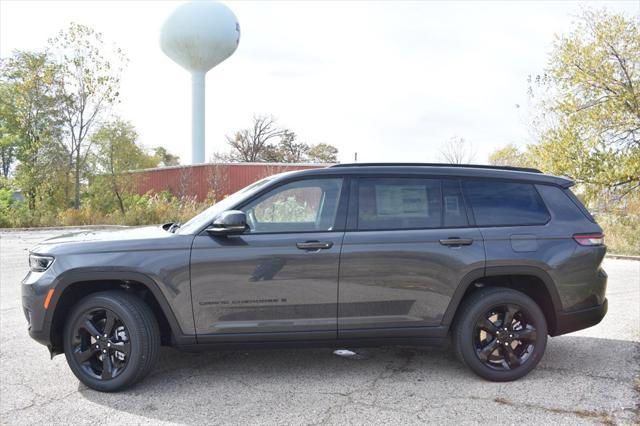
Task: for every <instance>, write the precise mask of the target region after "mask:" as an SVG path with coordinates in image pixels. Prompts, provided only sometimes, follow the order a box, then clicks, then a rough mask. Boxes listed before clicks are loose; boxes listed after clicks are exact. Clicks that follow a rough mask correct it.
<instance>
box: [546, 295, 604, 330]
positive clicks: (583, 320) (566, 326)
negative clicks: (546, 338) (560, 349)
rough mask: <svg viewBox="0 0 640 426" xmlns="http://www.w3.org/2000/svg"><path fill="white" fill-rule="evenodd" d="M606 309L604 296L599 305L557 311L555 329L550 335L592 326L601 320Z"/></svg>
mask: <svg viewBox="0 0 640 426" xmlns="http://www.w3.org/2000/svg"><path fill="white" fill-rule="evenodd" d="M608 309H609V303H608V301H607V299H606V298H605V299H604V302H603V303H602V304H601V305H597V306H593V307H591V308H586V309H580V310H578V311H573V312H559V313H558V314H557V322H556V329H555V332H554V333H553V334H552V336H559V335H561V334H567V333H571V332H573V331H578V330H582V329H584V328H588V327H592V326H594V325H596V324H598V323H599V322H600V321H602V318H604V316H605V315H606V314H607V310H608Z"/></svg>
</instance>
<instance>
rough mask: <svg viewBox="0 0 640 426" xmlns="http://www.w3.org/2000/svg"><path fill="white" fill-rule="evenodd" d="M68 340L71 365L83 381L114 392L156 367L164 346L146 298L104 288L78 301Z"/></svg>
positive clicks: (66, 346) (70, 318) (71, 316)
mask: <svg viewBox="0 0 640 426" xmlns="http://www.w3.org/2000/svg"><path fill="white" fill-rule="evenodd" d="M63 343H64V353H65V357H66V358H67V363H68V364H69V368H71V371H72V372H73V374H75V375H76V377H77V378H78V379H79V380H80V381H81V382H82V383H84V384H85V385H87V386H89V387H90V388H93V389H96V390H99V391H103V392H114V391H119V390H122V389H124V388H126V387H129V386H131V385H133V384H134V383H136V382H138V381H139V380H141V379H142V378H143V377H144V376H146V375H147V374H148V373H149V372H150V371H151V370H152V369H153V366H154V365H155V363H156V361H157V359H158V354H159V351H160V329H159V327H158V322H157V320H156V317H155V316H154V314H153V312H152V311H151V309H150V308H149V306H148V305H147V304H146V303H145V302H144V301H143V300H142V299H141V298H139V297H138V296H136V295H134V294H131V293H127V292H125V291H115V290H114V291H104V292H99V293H93V294H89V295H88V296H86V297H85V298H84V299H82V300H80V301H79V302H77V303H76V304H75V305H74V306H73V308H72V310H71V312H70V313H69V315H68V317H67V321H66V324H65V329H64V340H63Z"/></svg>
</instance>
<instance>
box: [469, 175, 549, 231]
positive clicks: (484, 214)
mask: <svg viewBox="0 0 640 426" xmlns="http://www.w3.org/2000/svg"><path fill="white" fill-rule="evenodd" d="M463 186H464V191H465V193H466V195H467V197H468V199H469V201H470V202H471V207H472V209H473V215H474V217H475V218H476V223H477V224H478V225H479V226H491V225H535V224H544V223H546V222H547V221H548V220H549V213H548V212H547V209H546V207H545V206H544V203H543V202H542V199H541V198H540V195H539V194H538V192H537V191H536V189H535V188H534V186H533V185H531V184H526V183H511V182H500V181H492V180H482V181H481V180H477V181H474V180H468V181H464V182H463Z"/></svg>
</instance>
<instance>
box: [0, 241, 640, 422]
mask: <svg viewBox="0 0 640 426" xmlns="http://www.w3.org/2000/svg"><path fill="white" fill-rule="evenodd" d="M65 232H68V231H61V230H44V231H43V230H40V231H18V232H1V231H0V424H3V425H19V424H25V425H27V424H28V425H32V424H65V425H68V424H87V425H97V424H118V425H121V426H123V425H133V424H154V425H157V424H188V425H192V424H193V425H195V424H242V425H252V424H292V425H316V424H363V425H364V424H367V425H370V424H394V425H400V424H402V425H406V424H425V423H430V424H454V423H455V424H476V423H489V422H492V423H499V424H520V425H521V424H532V425H533V424H535V425H540V424H558V423H561V424H639V423H640V343H639V342H640V261H634V260H619V259H607V260H605V269H606V271H607V272H608V273H609V288H608V292H607V297H608V298H609V314H608V315H607V316H606V317H605V319H604V320H603V321H602V323H600V324H599V325H597V326H595V327H592V328H590V329H587V330H583V331H580V332H577V333H572V334H568V335H565V336H560V337H554V338H550V339H549V343H548V346H547V352H546V354H545V356H544V358H543V359H542V361H541V363H540V364H539V365H538V367H537V368H536V369H535V370H534V371H533V372H532V373H530V374H529V375H528V376H527V377H525V378H524V379H521V380H519V381H516V382H511V383H490V382H486V381H484V380H482V379H480V378H478V377H476V376H475V375H473V374H472V373H471V372H470V371H468V370H467V369H466V368H464V367H463V366H462V365H461V364H460V363H459V362H458V361H457V360H456V359H455V357H454V356H453V354H452V352H451V351H450V350H449V349H438V348H424V347H385V348H371V349H365V350H358V351H357V352H358V355H357V356H355V357H352V358H343V357H338V356H336V355H333V353H332V352H333V350H334V349H336V348H327V349H294V350H256V351H249V352H247V351H234V352H209V353H199V354H190V353H182V352H179V351H176V350H174V349H170V348H163V350H162V352H161V360H160V362H159V363H158V365H157V367H156V368H155V370H154V371H153V372H152V373H151V374H150V375H149V376H148V377H147V378H146V379H145V380H144V381H143V382H141V383H140V384H138V385H137V386H135V387H134V388H131V389H129V390H126V391H124V392H120V393H116V394H104V393H100V392H96V391H93V390H91V389H88V388H87V387H86V386H84V385H81V384H80V383H79V382H78V381H77V379H76V378H75V377H74V376H73V374H72V373H71V371H70V370H69V368H68V367H67V364H66V361H65V359H64V356H58V357H55V358H54V359H53V360H50V359H49V354H48V352H47V350H46V348H45V347H44V346H41V345H39V344H37V343H36V342H35V341H32V340H31V339H30V338H29V336H28V335H27V330H26V321H25V318H24V315H23V313H22V308H21V301H20V286H19V283H20V281H21V280H22V278H23V277H24V275H25V274H26V272H27V249H28V248H29V247H31V246H33V245H35V244H36V243H37V242H38V241H40V240H43V239H45V238H48V237H52V236H55V235H59V234H62V233H65Z"/></svg>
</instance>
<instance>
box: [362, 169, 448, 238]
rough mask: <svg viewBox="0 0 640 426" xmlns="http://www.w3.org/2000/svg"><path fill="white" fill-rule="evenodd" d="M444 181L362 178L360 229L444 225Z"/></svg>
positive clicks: (413, 227)
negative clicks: (442, 185) (441, 184)
mask: <svg viewBox="0 0 640 426" xmlns="http://www.w3.org/2000/svg"><path fill="white" fill-rule="evenodd" d="M441 218H442V194H441V188H440V181H439V180H436V179H419V178H362V179H360V183H359V190H358V229H361V230H384V229H389V230H390V229H417V228H436V227H439V226H441Z"/></svg>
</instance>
